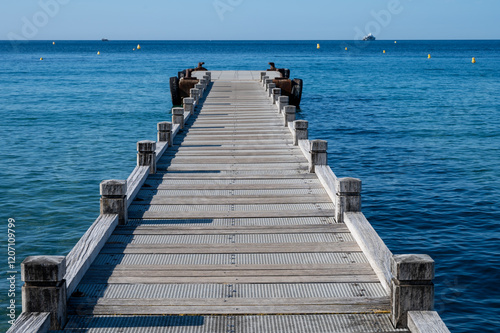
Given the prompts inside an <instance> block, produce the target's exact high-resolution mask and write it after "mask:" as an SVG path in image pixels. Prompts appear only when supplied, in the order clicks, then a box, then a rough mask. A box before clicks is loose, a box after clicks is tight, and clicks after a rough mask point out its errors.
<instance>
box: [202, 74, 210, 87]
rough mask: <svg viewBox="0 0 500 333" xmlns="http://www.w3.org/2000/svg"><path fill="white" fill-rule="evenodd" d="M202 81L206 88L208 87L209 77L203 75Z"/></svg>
mask: <svg viewBox="0 0 500 333" xmlns="http://www.w3.org/2000/svg"><path fill="white" fill-rule="evenodd" d="M203 80H205V83H206V86H207V87H208V86H209V85H210V77H209V76H208V75H206V74H205V75H203Z"/></svg>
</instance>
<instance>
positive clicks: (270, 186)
mask: <svg viewBox="0 0 500 333" xmlns="http://www.w3.org/2000/svg"><path fill="white" fill-rule="evenodd" d="M146 184H147V185H148V187H143V190H147V189H151V188H154V189H155V190H180V189H189V190H284V189H308V190H311V189H323V187H322V186H321V184H319V183H288V184H185V185H182V184H169V183H168V180H167V181H162V182H161V183H158V182H156V183H155V182H154V181H149V180H148V181H146ZM322 192H323V191H322Z"/></svg>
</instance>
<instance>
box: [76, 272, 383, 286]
mask: <svg viewBox="0 0 500 333" xmlns="http://www.w3.org/2000/svg"><path fill="white" fill-rule="evenodd" d="M119 275H123V274H118V273H117V274H115V273H113V274H111V275H109V276H108V275H103V274H95V275H94V274H90V275H88V276H87V275H86V276H85V277H84V278H83V280H82V281H81V282H80V284H94V283H111V284H140V283H143V284H165V283H167V284H171V283H181V284H202V283H224V284H231V283H375V282H378V278H377V276H376V275H375V274H372V275H321V274H318V272H311V273H310V274H309V275H294V274H293V272H290V274H283V273H281V275H277V276H265V275H263V276H252V275H251V274H246V275H245V276H210V275H209V274H206V275H201V276H187V275H188V274H185V275H179V276H172V275H171V274H169V272H162V275H161V276H155V275H153V274H150V275H147V274H144V275H142V276H133V275H131V274H129V273H126V274H125V275H124V276H119Z"/></svg>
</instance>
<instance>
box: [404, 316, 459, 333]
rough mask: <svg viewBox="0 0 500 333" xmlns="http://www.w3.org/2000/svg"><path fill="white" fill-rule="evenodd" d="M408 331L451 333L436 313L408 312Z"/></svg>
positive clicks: (417, 332) (416, 332)
mask: <svg viewBox="0 0 500 333" xmlns="http://www.w3.org/2000/svg"><path fill="white" fill-rule="evenodd" d="M408 329H409V330H410V332H412V333H450V330H448V327H446V324H445V323H444V322H443V320H442V319H441V317H440V316H439V314H438V313H437V312H436V311H408Z"/></svg>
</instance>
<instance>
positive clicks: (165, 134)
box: [157, 121, 172, 147]
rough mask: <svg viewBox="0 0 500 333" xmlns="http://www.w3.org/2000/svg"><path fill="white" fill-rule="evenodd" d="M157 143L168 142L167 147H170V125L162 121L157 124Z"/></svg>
mask: <svg viewBox="0 0 500 333" xmlns="http://www.w3.org/2000/svg"><path fill="white" fill-rule="evenodd" d="M157 139H158V142H168V146H169V147H172V123H170V122H168V121H162V122H161V123H158V138H157Z"/></svg>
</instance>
